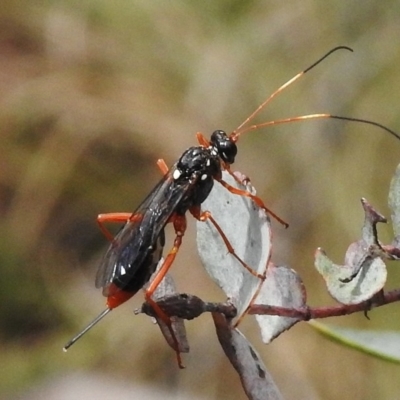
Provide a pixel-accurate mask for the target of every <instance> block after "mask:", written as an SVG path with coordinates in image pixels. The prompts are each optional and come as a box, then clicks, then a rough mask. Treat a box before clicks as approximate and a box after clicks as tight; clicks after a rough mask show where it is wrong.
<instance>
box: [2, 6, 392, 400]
mask: <svg viewBox="0 0 400 400" xmlns="http://www.w3.org/2000/svg"><path fill="white" fill-rule="evenodd" d="M399 36H400V8H399V2H398V1H386V2H385V3H384V4H383V3H382V2H376V1H372V0H371V1H364V2H363V3H362V5H361V3H360V2H355V1H348V2H333V1H328V2H322V1H316V0H308V1H303V2H301V3H300V2H296V1H286V2H264V1H259V0H258V1H256V0H254V1H219V2H212V1H203V2H195V1H185V2H183V1H176V2H173V3H171V2H169V3H167V2H161V1H152V2H146V1H135V2H129V1H126V0H119V1H115V2H109V1H104V0H97V1H95V2H94V1H89V0H84V1H80V2H77V1H72V0H71V1H63V2H57V1H41V2H37V1H35V2H34V1H28V0H25V1H22V0H21V1H19V2H12V1H9V0H4V1H3V2H2V7H1V10H0V101H1V107H0V126H1V130H0V135H1V138H0V140H1V146H0V212H1V233H0V236H1V237H0V239H1V240H0V250H1V251H0V271H1V279H0V304H1V308H0V318H1V330H0V338H1V339H2V340H1V345H0V346H1V349H0V351H1V354H2V362H3V364H4V365H5V366H6V371H7V372H6V373H3V374H2V375H1V377H0V395H2V394H4V395H6V394H8V395H10V396H12V395H13V394H15V393H16V392H19V391H24V390H27V391H29V390H30V389H29V388H30V387H31V385H33V384H39V383H40V382H41V381H42V380H44V379H46V378H49V377H50V379H51V377H52V376H57V375H59V374H64V373H65V372H66V371H69V370H77V369H78V370H79V369H82V371H83V370H85V371H92V372H96V371H97V372H106V373H108V374H109V375H110V377H113V376H115V377H117V376H118V377H124V378H126V379H127V380H129V381H133V380H134V381H135V382H147V383H148V384H149V385H158V386H162V387H165V388H166V389H170V390H176V391H177V392H178V393H179V391H193V393H198V394H200V395H204V396H205V397H206V398H222V397H223V398H224V399H233V398H235V399H238V398H244V395H243V394H242V391H241V389H240V384H239V382H238V379H237V377H236V375H235V373H234V372H233V371H232V368H231V367H230V365H228V363H227V361H226V360H225V359H224V357H223V356H222V352H221V350H220V349H219V347H218V344H217V343H216V338H215V335H214V332H213V328H212V325H211V320H210V318H206V317H202V318H203V319H202V320H199V321H193V322H190V323H189V324H188V329H189V335H190V336H189V339H190V342H191V346H192V353H191V354H192V355H191V356H189V357H188V359H187V362H186V364H187V367H188V368H187V370H186V371H184V372H181V371H178V369H177V368H176V369H175V367H174V365H173V364H174V360H173V353H172V352H171V351H170V350H169V349H168V348H167V347H166V346H165V344H164V343H163V340H162V338H161V337H160V336H161V335H160V334H159V333H158V331H157V328H156V327H154V326H152V324H151V323H149V321H147V319H145V318H144V317H133V316H132V315H131V310H132V308H133V305H132V304H136V305H138V304H140V301H141V300H142V299H141V298H140V296H137V297H138V299H136V300H135V301H136V303H134V302H133V303H128V304H127V305H126V306H123V307H121V310H116V311H115V312H114V313H112V314H113V315H110V316H109V317H107V319H106V320H105V321H104V322H103V323H102V324H101V325H99V326H98V327H96V329H95V330H93V332H91V333H90V335H88V336H87V337H86V338H85V339H82V342H81V343H79V344H77V345H76V347H75V348H73V349H71V351H70V352H69V353H68V354H67V355H63V354H62V353H61V348H62V346H63V344H64V342H65V341H66V340H67V339H68V338H69V337H70V336H71V335H72V334H74V333H75V332H76V331H78V330H79V329H80V328H81V327H83V326H84V325H85V324H86V322H88V321H89V320H90V319H91V318H92V317H94V316H95V315H96V314H97V313H98V312H99V311H100V309H101V308H102V307H103V299H102V298H101V294H100V293H99V291H96V290H94V288H93V280H94V274H95V270H96V265H97V262H98V259H99V257H100V256H101V252H102V251H103V250H104V247H105V245H106V243H105V240H104V238H103V237H102V236H101V234H100V233H99V232H98V229H97V226H96V224H95V217H96V215H97V214H98V213H100V212H109V211H132V210H133V209H134V208H135V207H136V205H137V204H138V203H139V201H140V200H141V199H142V198H143V197H144V196H145V194H146V193H147V192H148V191H149V190H150V189H151V187H152V186H153V185H154V184H155V182H156V181H157V179H158V172H157V168H156V167H155V161H156V160H157V158H159V157H164V158H165V159H166V160H167V163H168V164H169V165H170V164H171V163H172V162H173V161H174V160H175V159H176V158H177V157H178V156H179V155H180V154H181V152H182V151H183V150H184V149H185V148H187V147H188V146H190V145H192V144H193V143H195V137H194V134H195V132H196V131H202V132H205V133H206V134H208V133H209V132H211V131H212V130H214V129H219V128H221V129H225V130H227V131H230V130H232V129H234V128H235V127H236V126H237V125H239V123H240V122H241V121H242V120H243V119H244V118H245V117H246V116H247V115H249V114H250V112H252V111H253V109H254V108H255V107H256V106H257V105H258V104H259V103H260V102H261V101H262V100H263V99H264V98H265V97H266V96H267V95H268V94H269V93H270V92H271V91H272V90H274V89H276V88H277V87H278V86H279V85H280V84H282V83H283V82H285V81H286V80H287V79H289V78H290V77H292V76H293V75H295V74H296V73H297V72H299V71H300V70H302V69H303V68H305V67H307V66H308V65H310V64H312V63H313V62H314V61H315V60H316V59H318V58H319V57H320V56H321V55H322V54H324V53H325V52H326V51H328V50H329V49H330V48H332V47H335V46H337V45H348V46H350V47H353V48H354V50H355V53H354V54H347V53H346V52H342V53H337V54H335V55H333V56H332V57H330V58H329V59H328V60H326V61H325V62H324V63H323V64H322V65H320V66H319V67H318V68H317V69H315V70H313V71H312V72H310V74H308V75H307V76H306V77H305V78H304V79H303V80H302V81H301V82H298V83H297V84H296V86H294V87H292V88H290V89H288V90H287V92H286V93H284V94H282V95H281V96H280V97H279V98H277V99H276V100H275V101H274V103H273V104H272V105H271V107H270V108H268V109H267V110H265V112H264V113H263V114H262V115H261V116H260V117H259V120H260V121H264V120H270V119H277V118H280V117H286V116H292V115H300V114H304V113H317V112H331V113H332V114H340V115H347V116H353V117H360V118H369V119H372V120H374V121H377V122H381V123H383V124H385V125H387V126H389V127H391V128H393V129H395V130H397V131H400V118H399V117H398V113H397V109H396V107H395V105H396V104H397V103H398V101H397V96H398V92H399V90H398V88H397V83H398V82H399V81H400V77H399V74H400V72H399V69H398V64H399V61H400V60H399V58H400V53H399V51H398V40H399ZM398 149H400V143H396V142H395V141H394V140H393V138H391V137H389V135H387V134H385V133H384V132H382V131H379V130H377V129H375V128H372V127H368V126H363V125H360V124H351V123H341V122H338V121H324V122H307V123H302V124H291V125H287V126H281V127H277V128H271V129H270V130H269V131H267V130H265V131H259V132H253V133H249V134H248V135H243V137H242V138H241V140H240V143H239V155H238V159H237V168H238V169H239V170H240V171H242V172H244V173H246V174H247V175H249V176H250V177H251V178H252V181H253V183H254V184H255V186H256V187H257V188H258V192H259V194H260V195H261V197H262V198H263V199H265V201H266V203H267V205H268V207H270V208H271V209H273V210H274V211H275V212H277V213H278V214H279V215H280V216H281V217H283V218H284V219H285V220H287V221H288V222H289V223H290V228H289V229H288V230H287V231H286V230H283V229H282V228H281V227H280V226H279V225H277V224H275V225H274V228H275V232H274V246H275V247H274V260H275V261H276V262H284V263H287V264H289V265H291V266H292V267H293V268H295V269H296V270H297V271H298V272H299V273H300V274H301V275H302V277H303V278H304V280H305V283H306V286H307V288H308V294H309V299H310V302H311V303H312V304H328V303H330V302H331V300H330V298H329V296H328V295H327V293H326V290H325V288H324V287H323V283H322V280H321V279H320V278H319V277H318V275H317V273H316V272H315V271H314V268H313V252H314V249H315V248H316V247H317V246H322V247H323V248H324V249H325V250H326V251H327V252H328V255H329V256H330V257H332V258H333V259H334V260H335V261H337V262H340V261H341V260H342V258H343V254H344V251H345V250H346V248H347V245H348V244H349V243H350V242H351V241H354V240H356V239H357V238H358V237H359V232H360V229H361V224H362V219H363V215H362V208H361V206H360V204H359V198H360V197H362V196H364V197H367V199H368V200H369V201H370V202H372V204H374V205H375V206H376V207H377V208H378V209H379V210H380V211H381V212H383V213H384V214H386V216H388V217H389V216H390V213H389V210H388V208H387V205H386V204H387V191H388V186H389V181H390V178H391V175H392V174H393V172H394V169H395V166H396V165H397V163H398V156H397V155H398ZM381 230H382V231H383V232H382V233H383V237H385V238H387V240H390V238H391V236H390V230H389V229H387V228H386V229H385V228H383V229H381ZM193 238H194V232H193V230H192V229H189V232H188V234H187V237H186V238H185V243H184V246H183V249H182V253H181V254H180V255H179V258H178V260H177V262H176V263H175V265H174V268H173V274H174V276H176V278H177V281H178V283H179V287H180V290H182V291H187V292H191V293H197V294H200V295H201V296H202V297H203V298H205V299H222V295H221V294H220V293H219V291H218V290H216V289H215V288H214V287H213V286H212V284H211V283H210V281H209V279H208V278H207V277H206V276H205V274H204V273H203V271H202V267H201V265H199V263H198V262H196V263H193V260H194V259H197V258H196V252H195V248H194V241H193ZM389 274H390V276H391V282H390V284H391V285H392V286H398V282H399V279H398V278H400V276H399V272H397V269H396V268H392V267H391V268H390V271H389ZM124 315H125V316H126V318H124ZM396 316H397V306H396V305H393V306H390V307H386V308H384V309H379V310H376V311H374V312H373V313H371V317H372V321H371V322H368V321H366V320H365V319H364V318H363V317H362V316H354V317H351V318H350V317H349V318H346V319H343V318H342V319H338V320H337V323H342V324H349V325H351V326H359V327H373V328H380V327H382V328H385V327H386V328H392V329H397V328H398V323H397V318H396ZM248 319H249V321H246V322H245V324H244V328H243V329H244V330H245V331H246V333H247V334H248V335H249V336H251V337H253V338H254V341H255V342H256V343H257V344H258V345H259V349H260V352H261V354H262V355H263V357H264V360H265V362H266V363H267V365H268V367H269V368H270V370H271V373H272V374H273V376H274V377H275V379H276V381H277V384H278V386H279V387H280V388H281V389H282V391H283V393H284V394H285V395H286V397H287V398H288V399H303V398H307V399H311V398H315V399H317V398H321V399H337V398H343V399H363V400H365V399H366V400H368V399H376V398H380V399H385V398H394V397H395V396H396V393H398V391H399V389H400V384H399V383H398V379H394V377H395V376H397V375H395V374H396V373H397V372H398V371H397V367H394V366H392V365H389V364H385V363H383V362H379V361H376V360H372V359H370V358H368V357H367V356H363V355H360V354H357V353H353V352H350V351H348V350H347V349H342V348H340V347H339V346H337V345H335V344H332V343H329V342H327V341H325V340H323V339H322V338H320V337H318V336H316V334H315V333H314V332H312V331H311V330H308V329H307V327H306V326H302V325H300V326H297V327H296V328H294V329H293V330H292V331H291V332H289V333H287V334H284V335H283V336H282V337H281V338H279V339H278V340H277V341H276V342H275V343H273V344H272V345H271V346H268V347H262V345H261V344H260V341H259V338H258V333H257V332H253V329H254V326H253V324H252V323H251V321H250V318H248ZM202 322H204V323H202ZM371 377H373V379H371Z"/></svg>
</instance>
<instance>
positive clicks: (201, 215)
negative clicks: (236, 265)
mask: <svg viewBox="0 0 400 400" xmlns="http://www.w3.org/2000/svg"><path fill="white" fill-rule="evenodd" d="M190 212H191V214H192V215H193V216H194V217H195V218H196V219H197V220H199V221H202V222H204V221H207V220H209V221H210V222H211V223H212V224H213V225H214V227H215V229H216V230H217V231H218V233H219V234H220V236H221V238H222V240H223V242H224V243H225V246H226V248H227V249H228V253H229V254H231V255H232V256H233V257H235V258H236V260H238V261H239V262H240V264H242V266H243V267H244V268H245V269H246V270H247V271H249V272H250V273H251V274H252V275H253V276H256V277H257V278H260V279H265V276H264V275H261V274H258V273H257V272H254V270H253V269H251V268H250V267H249V266H248V265H247V264H246V263H245V262H244V261H243V260H242V259H241V258H240V257H239V256H238V255H237V254H236V252H235V249H234V248H233V247H232V245H231V243H230V242H229V239H228V238H227V237H226V235H225V233H224V231H223V230H222V229H221V227H220V226H219V225H218V223H217V221H216V220H215V219H214V218H213V216H212V215H211V213H210V211H203V212H201V211H200V208H199V207H192V208H191V209H190Z"/></svg>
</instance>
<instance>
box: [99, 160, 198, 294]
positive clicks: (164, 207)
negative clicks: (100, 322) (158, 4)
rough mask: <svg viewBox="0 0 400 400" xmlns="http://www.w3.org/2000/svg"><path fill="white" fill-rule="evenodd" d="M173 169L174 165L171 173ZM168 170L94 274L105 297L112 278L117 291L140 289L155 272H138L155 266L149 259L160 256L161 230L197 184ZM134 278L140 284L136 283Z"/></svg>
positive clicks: (121, 232)
mask: <svg viewBox="0 0 400 400" xmlns="http://www.w3.org/2000/svg"><path fill="white" fill-rule="evenodd" d="M174 170H175V166H174V167H173V168H172V169H171V171H174ZM171 171H170V172H169V173H168V174H166V175H165V176H164V177H163V178H162V179H161V180H160V182H159V183H158V184H157V185H156V186H155V188H154V189H153V190H152V191H151V192H150V194H149V195H148V196H147V197H146V199H145V200H144V201H143V202H142V204H141V205H140V206H139V207H138V208H137V209H136V211H135V212H134V213H133V214H132V217H133V216H135V218H134V219H132V220H131V221H128V222H127V223H126V224H125V225H124V226H123V227H122V229H121V230H120V231H119V232H118V234H117V235H116V236H115V239H114V241H113V243H112V244H111V245H110V247H109V248H108V250H107V252H106V254H105V255H104V258H103V260H102V262H101V264H100V266H99V269H98V271H97V276H96V287H102V288H103V289H104V290H103V293H104V294H105V295H107V293H106V290H107V286H108V285H109V284H110V283H111V282H113V281H114V280H115V279H117V280H118V287H119V288H120V289H127V290H130V289H132V288H130V287H129V286H130V285H134V286H135V287H136V286H137V284H140V286H139V288H140V287H141V286H142V285H143V284H144V283H146V281H147V279H148V278H149V277H150V275H151V273H152V272H154V271H145V270H141V271H139V270H140V269H141V267H142V266H143V267H147V268H145V269H151V268H150V267H151V265H152V264H155V265H156V264H157V262H158V260H152V256H153V255H155V256H157V257H159V258H160V257H161V251H160V246H162V245H163V243H162V242H163V238H164V227H165V225H166V224H167V223H168V220H169V219H170V217H171V215H172V214H173V213H174V211H175V210H176V208H177V206H178V205H179V203H180V201H181V200H182V198H183V197H184V196H185V195H186V194H187V192H188V190H189V189H190V188H191V187H192V186H193V184H195V182H196V180H189V179H187V180H180V181H177V180H174V179H173V176H172V173H171ZM158 253H159V254H158ZM147 276H148V278H147ZM136 278H138V280H139V281H143V282H136V283H135V282H134V281H135V280H136ZM146 278H147V279H146Z"/></svg>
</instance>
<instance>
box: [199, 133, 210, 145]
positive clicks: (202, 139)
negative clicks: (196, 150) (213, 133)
mask: <svg viewBox="0 0 400 400" xmlns="http://www.w3.org/2000/svg"><path fill="white" fill-rule="evenodd" d="M196 138H197V141H198V142H199V144H200V145H201V146H204V147H209V146H210V142H209V141H208V140H207V139H206V138H205V137H204V135H203V134H202V133H201V132H197V133H196Z"/></svg>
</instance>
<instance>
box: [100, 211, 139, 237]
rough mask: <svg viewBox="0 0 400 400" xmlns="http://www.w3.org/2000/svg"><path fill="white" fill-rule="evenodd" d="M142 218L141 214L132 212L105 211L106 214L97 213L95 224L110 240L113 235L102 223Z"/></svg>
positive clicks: (123, 221)
mask: <svg viewBox="0 0 400 400" xmlns="http://www.w3.org/2000/svg"><path fill="white" fill-rule="evenodd" d="M141 218H142V216H141V215H137V214H132V213H123V212H119V213H107V214H99V215H98V216H97V224H98V225H99V228H100V230H101V231H102V232H103V235H104V236H105V237H106V238H107V239H108V240H109V241H110V242H113V241H114V236H113V235H112V234H111V232H110V231H109V230H108V229H107V228H106V227H105V226H104V223H107V222H113V223H126V222H128V221H138V220H140V219H141Z"/></svg>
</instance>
